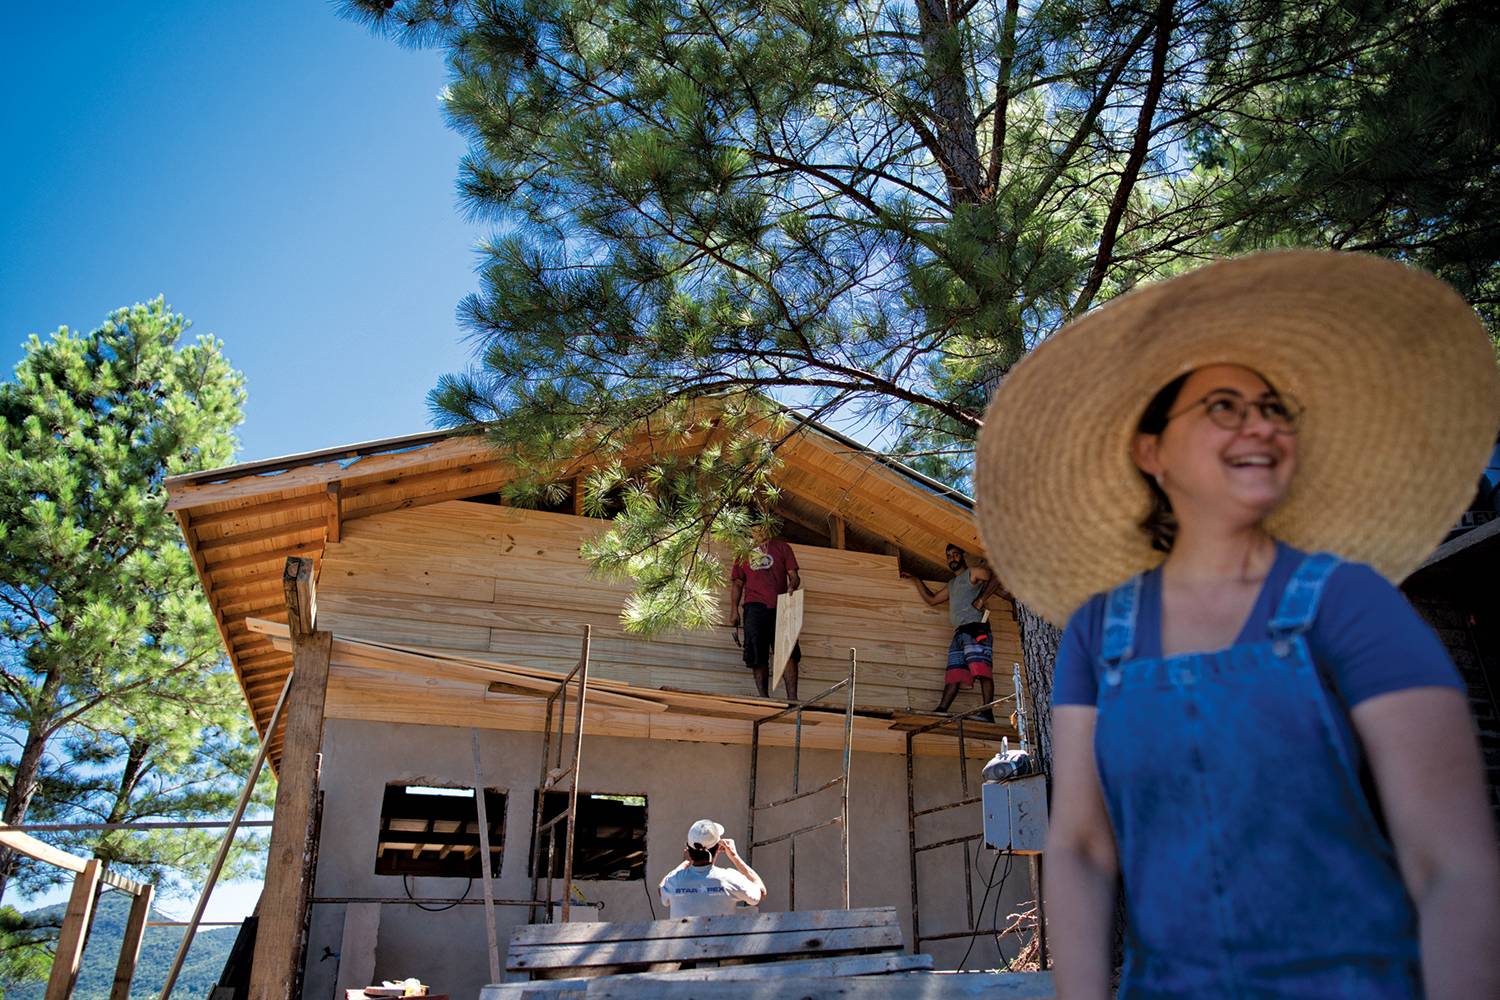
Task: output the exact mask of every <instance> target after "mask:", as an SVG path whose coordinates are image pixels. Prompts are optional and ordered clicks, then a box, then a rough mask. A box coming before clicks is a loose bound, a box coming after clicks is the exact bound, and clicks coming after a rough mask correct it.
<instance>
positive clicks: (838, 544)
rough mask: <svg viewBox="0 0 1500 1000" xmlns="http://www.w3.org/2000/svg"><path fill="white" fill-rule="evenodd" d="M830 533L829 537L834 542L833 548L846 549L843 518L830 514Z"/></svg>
mask: <svg viewBox="0 0 1500 1000" xmlns="http://www.w3.org/2000/svg"><path fill="white" fill-rule="evenodd" d="M828 533H829V536H830V537H831V538H832V540H833V547H834V548H836V549H842V548H845V545H844V519H843V518H842V517H840V516H839V515H837V514H830V515H829V517H828Z"/></svg>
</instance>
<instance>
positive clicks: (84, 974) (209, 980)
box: [5, 892, 239, 1000]
mask: <svg viewBox="0 0 1500 1000" xmlns="http://www.w3.org/2000/svg"><path fill="white" fill-rule="evenodd" d="M64 909H65V907H63V906H62V905H58V906H49V907H45V908H43V909H40V910H33V911H31V913H29V914H27V915H28V916H51V917H53V919H54V920H59V921H60V920H61V919H62V911H63V910H64ZM129 915H130V898H129V897H128V896H126V895H125V894H124V893H122V892H106V893H104V895H102V896H100V897H99V907H98V909H97V910H96V911H95V913H94V929H93V931H92V932H91V933H90V934H89V943H88V945H87V946H86V947H85V948H84V949H83V968H82V970H81V971H80V972H79V974H78V989H77V990H75V991H74V993H73V996H74V998H75V1000H109V990H110V987H111V986H113V985H114V981H115V963H116V962H117V961H119V958H120V942H121V941H122V940H123V939H124V937H125V920H126V918H127V917H129ZM151 919H152V920H171V919H172V918H171V917H170V916H167V915H166V914H161V913H157V912H155V911H153V912H152V914H151ZM185 929H186V928H182V927H147V928H146V936H145V938H144V939H143V940H142V942H141V958H140V963H139V964H138V965H137V966H136V970H135V979H134V980H133V981H132V983H131V986H130V995H131V997H133V998H139V1000H146V998H154V997H155V996H156V995H157V994H158V993H159V992H161V987H162V984H163V983H164V982H166V979H167V970H169V969H170V968H171V967H172V959H173V958H174V957H175V956H176V954H177V946H178V944H179V943H180V942H181V941H182V932H183V931H184V930H185ZM237 934H239V928H238V927H217V928H214V929H212V930H206V931H201V932H199V934H198V936H197V937H196V938H194V939H193V947H192V948H191V950H189V951H188V956H187V962H186V963H184V964H183V967H182V974H181V975H179V976H178V977H177V985H176V986H174V987H172V1000H205V998H206V997H207V996H208V994H209V991H210V990H212V989H213V987H214V984H216V983H217V982H218V981H219V974H220V973H221V972H223V971H224V960H225V959H226V958H228V957H229V949H230V948H231V947H232V946H233V945H234V939H235V936H236V935H237ZM46 992H47V984H46V983H45V982H38V983H33V984H30V985H27V986H22V987H17V988H15V989H10V990H6V991H5V1000H43V997H44V996H45V995H46Z"/></svg>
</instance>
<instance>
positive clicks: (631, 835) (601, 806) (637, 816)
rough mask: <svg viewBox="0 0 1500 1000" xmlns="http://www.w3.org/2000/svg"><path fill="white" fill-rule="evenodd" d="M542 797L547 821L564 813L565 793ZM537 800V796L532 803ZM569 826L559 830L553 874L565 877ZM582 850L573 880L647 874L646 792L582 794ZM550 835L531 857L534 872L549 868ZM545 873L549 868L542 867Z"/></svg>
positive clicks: (578, 829) (577, 828)
mask: <svg viewBox="0 0 1500 1000" xmlns="http://www.w3.org/2000/svg"><path fill="white" fill-rule="evenodd" d="M541 801H542V819H541V821H542V822H543V823H545V822H547V820H549V819H551V818H552V817H553V816H557V815H559V814H560V813H562V812H565V811H566V810H567V808H568V793H567V792H547V793H546V796H545V797H544V798H543V799H542V800H541ZM535 806H536V801H535V800H533V808H535ZM566 830H567V828H566V827H565V826H561V827H559V829H558V838H557V853H556V854H555V855H553V858H552V876H553V878H561V877H562V873H563V860H564V858H565V857H566V852H567V849H568V844H567V833H566ZM573 830H574V835H575V836H576V837H577V838H578V850H577V851H576V852H575V853H574V854H573V879H574V881H577V880H578V879H592V880H605V879H607V880H613V881H621V882H624V881H632V880H635V879H644V878H645V877H646V797H645V796H644V795H610V794H604V793H587V792H579V793H578V815H577V817H576V818H575V819H574V821H573ZM546 856H547V838H545V837H543V838H542V845H541V857H539V858H537V857H533V858H532V859H531V863H530V867H529V871H530V874H532V875H533V876H535V875H536V874H537V872H538V871H544V869H545V868H546ZM544 873H545V872H544Z"/></svg>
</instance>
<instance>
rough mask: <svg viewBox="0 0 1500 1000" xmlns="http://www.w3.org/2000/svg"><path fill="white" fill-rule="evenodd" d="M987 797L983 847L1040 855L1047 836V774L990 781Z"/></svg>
mask: <svg viewBox="0 0 1500 1000" xmlns="http://www.w3.org/2000/svg"><path fill="white" fill-rule="evenodd" d="M980 791H981V794H982V796H983V800H984V846H985V847H989V848H993V849H994V850H997V851H1010V852H1012V853H1015V854H1040V853H1042V842H1043V841H1044V840H1046V839H1047V777H1046V775H1043V774H1033V775H1028V776H1027V777H1024V778H1016V779H1014V780H1011V781H987V782H985V783H984V785H983V786H982V787H981V790H980Z"/></svg>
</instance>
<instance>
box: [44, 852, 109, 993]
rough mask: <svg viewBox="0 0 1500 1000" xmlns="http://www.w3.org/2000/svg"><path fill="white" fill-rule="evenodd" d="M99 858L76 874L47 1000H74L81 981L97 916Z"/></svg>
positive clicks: (53, 964) (64, 917)
mask: <svg viewBox="0 0 1500 1000" xmlns="http://www.w3.org/2000/svg"><path fill="white" fill-rule="evenodd" d="M100 865H101V862H100V861H99V859H98V858H90V859H89V861H88V862H87V863H86V864H85V865H84V866H83V871H81V872H79V873H78V874H77V875H74V876H73V894H72V895H71V896H69V897H68V909H67V911H66V912H65V913H64V914H63V922H62V933H61V934H60V935H59V936H58V939H57V953H56V954H55V955H54V956H53V958H52V975H51V976H49V977H48V979H47V1000H70V998H71V997H72V996H73V987H74V986H75V985H77V983H78V968H79V966H80V965H82V964H83V943H84V941H85V940H86V939H87V938H88V935H89V924H90V923H92V922H93V919H94V899H95V898H96V897H97V896H98V894H99V868H100Z"/></svg>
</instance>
